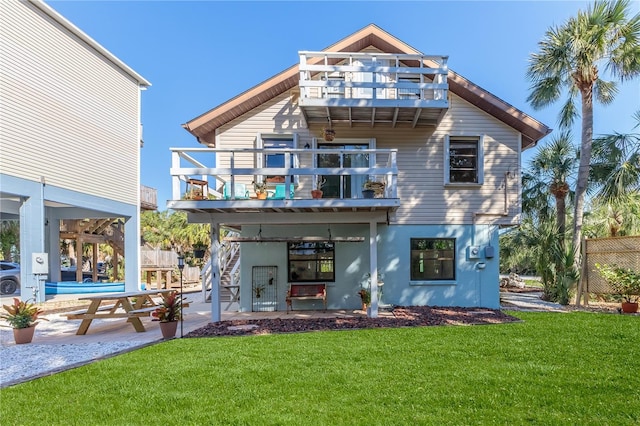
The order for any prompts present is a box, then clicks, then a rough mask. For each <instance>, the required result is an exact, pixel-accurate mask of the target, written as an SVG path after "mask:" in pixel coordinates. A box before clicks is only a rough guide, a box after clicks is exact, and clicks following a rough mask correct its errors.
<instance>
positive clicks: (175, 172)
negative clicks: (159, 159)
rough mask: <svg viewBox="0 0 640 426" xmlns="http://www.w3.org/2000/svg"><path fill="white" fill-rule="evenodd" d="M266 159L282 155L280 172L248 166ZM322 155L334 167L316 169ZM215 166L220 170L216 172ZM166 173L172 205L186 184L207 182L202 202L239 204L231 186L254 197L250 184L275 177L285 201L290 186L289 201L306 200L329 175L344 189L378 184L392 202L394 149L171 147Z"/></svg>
mask: <svg viewBox="0 0 640 426" xmlns="http://www.w3.org/2000/svg"><path fill="white" fill-rule="evenodd" d="M266 154H269V155H274V154H282V155H283V157H284V167H252V165H254V164H255V163H256V158H259V157H261V156H262V158H264V157H263V156H265V155H266ZM322 156H324V157H325V158H326V156H332V160H333V161H334V162H335V163H336V164H338V165H339V166H337V167H319V165H318V157H322ZM356 157H358V159H359V160H358V162H359V163H360V164H362V165H359V166H351V167H350V166H347V165H348V164H352V163H354V161H353V160H354V158H356ZM216 158H217V160H216ZM207 159H211V160H209V161H211V165H208V164H207ZM216 161H217V162H218V164H223V165H224V166H223V167H216ZM236 165H238V166H236ZM248 165H249V166H248ZM170 173H171V178H172V199H173V200H180V199H182V198H183V197H184V196H185V192H186V183H187V181H188V180H190V179H197V180H200V181H204V182H206V183H207V189H206V194H203V195H204V197H203V198H204V199H210V200H221V199H225V198H227V199H232V200H234V199H239V197H238V196H236V195H237V194H238V191H236V189H237V188H236V185H244V188H246V189H247V190H248V191H251V193H253V187H252V186H251V182H265V181H266V182H268V179H267V177H269V176H279V177H280V178H281V179H282V182H283V184H284V185H285V190H284V194H283V196H284V197H283V198H285V199H290V198H291V191H290V189H291V188H292V187H295V188H296V191H295V195H294V197H293V198H296V199H298V198H311V195H310V190H311V189H316V187H317V185H318V181H319V180H321V178H323V177H324V178H327V177H330V176H337V177H338V178H339V181H340V187H341V188H343V187H344V185H345V182H346V179H347V177H349V178H350V180H349V182H351V184H352V185H354V186H355V185H358V184H359V185H360V186H364V183H365V182H366V181H376V182H380V183H383V184H384V185H383V187H384V192H383V193H382V194H381V196H382V198H397V177H398V167H397V150H396V149H214V148H171V171H170ZM225 185H228V189H227V191H224V186H225ZM268 185H269V184H268ZM272 186H273V185H272ZM299 189H306V191H299ZM225 193H226V195H227V197H225ZM338 198H339V199H347V198H362V195H361V193H360V191H357V193H356V192H355V191H353V192H352V193H351V196H350V197H349V196H346V195H345V194H344V193H343V191H341V192H340V194H339V196H338Z"/></svg>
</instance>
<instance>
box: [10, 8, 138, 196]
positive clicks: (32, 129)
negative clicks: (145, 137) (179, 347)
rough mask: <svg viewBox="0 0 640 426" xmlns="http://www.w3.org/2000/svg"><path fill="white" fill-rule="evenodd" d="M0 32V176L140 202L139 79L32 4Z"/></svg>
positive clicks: (14, 14) (12, 11) (13, 11)
mask: <svg viewBox="0 0 640 426" xmlns="http://www.w3.org/2000/svg"><path fill="white" fill-rule="evenodd" d="M0 34H1V37H0V39H1V43H2V44H1V52H0V73H1V74H0V76H1V78H0V91H1V93H2V101H3V102H2V106H1V113H0V135H1V142H2V172H3V173H6V174H9V175H12V176H16V177H19V178H24V179H30V180H36V181H38V180H40V177H41V176H44V177H45V179H46V181H47V183H48V184H50V185H55V186H59V187H62V188H65V189H69V190H75V191H79V192H81V193H87V194H92V195H96V196H100V197H105V198H109V199H113V200H117V201H122V202H126V203H133V204H135V203H137V197H138V191H139V189H138V188H139V182H138V162H139V149H140V147H139V140H138V131H139V110H138V97H139V89H138V84H137V82H136V81H134V80H133V79H132V78H131V77H130V76H128V75H126V74H125V73H123V72H122V71H121V70H120V69H119V68H117V67H116V66H114V65H113V64H112V63H111V62H109V61H108V60H107V59H106V58H105V57H104V56H102V55H100V54H99V53H97V52H96V51H95V50H94V49H93V48H92V47H90V46H89V45H87V44H86V43H85V42H83V41H81V40H80V39H79V38H78V37H77V36H75V35H73V34H71V33H70V32H69V31H68V30H66V29H65V28H63V27H62V26H61V25H60V24H59V23H57V22H56V21H54V20H53V19H51V18H50V17H49V16H47V15H46V14H44V13H43V12H42V11H40V9H38V8H37V7H35V6H33V5H32V4H30V3H27V2H0Z"/></svg>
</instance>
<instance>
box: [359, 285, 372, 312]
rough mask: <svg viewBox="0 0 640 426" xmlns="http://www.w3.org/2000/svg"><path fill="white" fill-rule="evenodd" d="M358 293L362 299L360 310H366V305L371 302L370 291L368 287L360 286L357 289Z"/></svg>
mask: <svg viewBox="0 0 640 426" xmlns="http://www.w3.org/2000/svg"><path fill="white" fill-rule="evenodd" d="M358 295H359V296H360V298H361V299H362V310H363V311H366V310H367V307H368V306H369V304H370V303H371V291H369V289H368V288H361V289H360V290H359V291H358Z"/></svg>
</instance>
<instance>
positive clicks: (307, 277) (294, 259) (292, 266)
mask: <svg viewBox="0 0 640 426" xmlns="http://www.w3.org/2000/svg"><path fill="white" fill-rule="evenodd" d="M288 273H289V281H290V282H309V281H330V282H335V280H336V277H335V246H334V243H308V242H301V243H289V271H288Z"/></svg>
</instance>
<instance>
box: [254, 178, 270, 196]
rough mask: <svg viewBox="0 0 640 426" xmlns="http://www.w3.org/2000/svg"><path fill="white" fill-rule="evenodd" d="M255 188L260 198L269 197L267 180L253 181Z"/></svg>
mask: <svg viewBox="0 0 640 426" xmlns="http://www.w3.org/2000/svg"><path fill="white" fill-rule="evenodd" d="M253 190H254V191H255V192H256V196H257V197H258V199H259V200H266V199H267V183H266V182H253Z"/></svg>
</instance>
